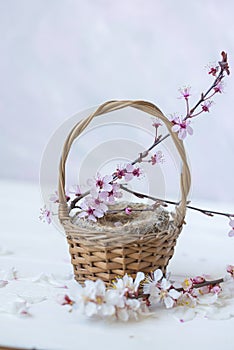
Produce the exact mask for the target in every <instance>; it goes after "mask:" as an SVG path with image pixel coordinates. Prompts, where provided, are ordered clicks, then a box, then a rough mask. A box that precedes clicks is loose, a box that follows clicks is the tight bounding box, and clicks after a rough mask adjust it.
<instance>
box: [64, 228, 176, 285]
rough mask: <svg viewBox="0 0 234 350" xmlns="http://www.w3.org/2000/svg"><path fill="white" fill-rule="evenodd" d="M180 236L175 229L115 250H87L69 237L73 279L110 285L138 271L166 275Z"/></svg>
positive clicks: (99, 248) (92, 248) (91, 247)
mask: <svg viewBox="0 0 234 350" xmlns="http://www.w3.org/2000/svg"><path fill="white" fill-rule="evenodd" d="M179 233H180V230H179V229H178V228H174V230H172V229H171V232H170V233H169V232H168V231H165V232H163V233H162V235H160V236H161V237H157V236H156V237H154V238H153V239H145V240H144V239H140V240H138V241H136V242H135V243H132V244H126V245H119V246H118V245H116V246H115V247H102V246H101V247H98V246H96V247H94V246H88V245H86V244H85V242H80V241H79V240H76V239H74V237H71V236H68V237H67V240H68V244H69V250H70V254H71V259H72V264H73V268H74V275H75V278H76V280H77V281H79V282H81V283H82V282H84V281H85V280H86V279H90V280H96V279H97V278H101V279H102V280H103V281H104V282H106V283H107V284H109V283H111V281H113V280H114V279H115V278H116V276H124V275H125V273H127V274H130V275H132V276H133V277H134V276H135V275H136V273H137V271H142V272H145V273H149V272H152V271H154V270H156V269H157V268H160V269H161V270H162V271H163V272H165V271H166V266H167V265H168V262H169V260H170V258H171V257H172V256H173V253H174V247H175V244H176V239H177V237H178V235H179Z"/></svg>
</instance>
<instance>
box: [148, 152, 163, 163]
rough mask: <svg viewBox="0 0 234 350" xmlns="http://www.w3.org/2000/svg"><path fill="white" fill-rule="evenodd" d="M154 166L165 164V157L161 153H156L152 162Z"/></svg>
mask: <svg viewBox="0 0 234 350" xmlns="http://www.w3.org/2000/svg"><path fill="white" fill-rule="evenodd" d="M150 162H151V164H152V165H155V164H158V163H163V162H164V157H163V154H162V152H161V151H158V152H156V153H155V154H154V155H153V156H152V157H151V160H150Z"/></svg>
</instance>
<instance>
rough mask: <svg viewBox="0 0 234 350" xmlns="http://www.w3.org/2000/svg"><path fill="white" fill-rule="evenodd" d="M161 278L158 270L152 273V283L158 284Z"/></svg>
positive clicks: (161, 274)
mask: <svg viewBox="0 0 234 350" xmlns="http://www.w3.org/2000/svg"><path fill="white" fill-rule="evenodd" d="M162 277H163V273H162V271H161V270H160V269H157V270H155V271H154V281H155V282H158V281H160V279H161V278H162Z"/></svg>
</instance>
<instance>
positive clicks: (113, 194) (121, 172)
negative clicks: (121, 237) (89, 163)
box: [78, 164, 142, 222]
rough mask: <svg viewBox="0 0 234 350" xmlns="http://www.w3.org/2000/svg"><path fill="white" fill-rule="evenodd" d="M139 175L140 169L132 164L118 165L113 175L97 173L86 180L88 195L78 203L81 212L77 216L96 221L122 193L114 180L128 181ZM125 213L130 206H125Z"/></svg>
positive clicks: (127, 212) (129, 209) (129, 211)
mask: <svg viewBox="0 0 234 350" xmlns="http://www.w3.org/2000/svg"><path fill="white" fill-rule="evenodd" d="M141 175H142V170H141V169H140V168H139V167H134V166H133V165H132V164H127V165H125V166H118V168H117V169H116V171H115V172H114V174H113V176H112V175H111V176H110V175H106V176H104V177H102V176H101V175H100V174H99V173H98V174H97V176H96V177H95V178H94V179H89V180H88V182H87V183H88V185H89V186H90V195H89V196H87V197H86V198H85V199H84V200H83V202H82V203H81V204H80V208H81V212H80V213H79V214H78V217H79V218H86V219H88V220H91V221H94V222H96V221H97V219H99V218H102V217H103V216H104V215H105V213H106V212H107V211H108V205H113V204H115V203H116V200H117V199H119V198H121V197H122V195H123V193H122V192H121V191H120V185H119V184H118V183H117V182H115V180H120V179H124V180H125V181H127V182H128V181H131V180H132V179H133V178H134V177H136V178H139V177H140V176H141ZM125 213H126V214H127V215H130V213H131V208H126V210H125Z"/></svg>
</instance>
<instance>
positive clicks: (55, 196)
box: [49, 190, 71, 203]
mask: <svg viewBox="0 0 234 350" xmlns="http://www.w3.org/2000/svg"><path fill="white" fill-rule="evenodd" d="M65 196H66V200H67V202H68V201H69V200H70V199H71V197H70V193H69V191H67V190H66V193H65ZM49 200H50V202H53V203H59V197H58V191H55V192H54V193H52V194H51V195H50V198H49Z"/></svg>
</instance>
